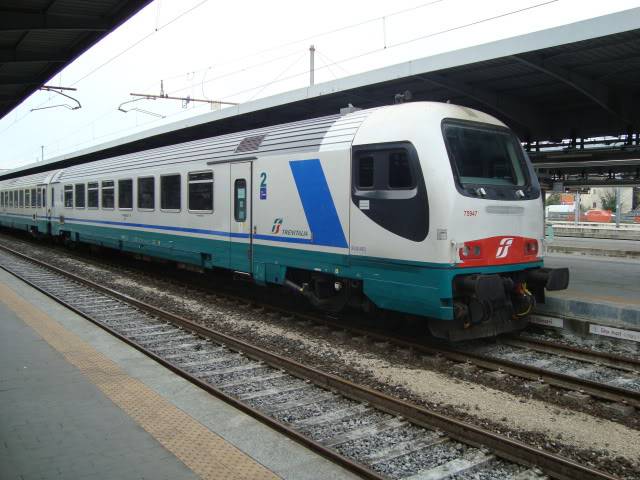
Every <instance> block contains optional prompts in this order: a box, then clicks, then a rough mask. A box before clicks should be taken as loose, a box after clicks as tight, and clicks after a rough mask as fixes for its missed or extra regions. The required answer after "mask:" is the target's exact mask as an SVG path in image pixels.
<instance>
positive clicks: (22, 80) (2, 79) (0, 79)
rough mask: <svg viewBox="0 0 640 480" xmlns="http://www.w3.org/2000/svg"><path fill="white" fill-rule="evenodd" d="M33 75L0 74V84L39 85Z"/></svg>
mask: <svg viewBox="0 0 640 480" xmlns="http://www.w3.org/2000/svg"><path fill="white" fill-rule="evenodd" d="M41 83H42V82H39V81H38V80H37V79H36V78H35V77H34V76H33V75H0V85H40V84H41Z"/></svg>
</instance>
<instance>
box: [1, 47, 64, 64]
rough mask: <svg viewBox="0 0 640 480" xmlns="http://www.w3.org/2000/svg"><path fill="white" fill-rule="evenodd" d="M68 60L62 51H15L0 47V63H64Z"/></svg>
mask: <svg viewBox="0 0 640 480" xmlns="http://www.w3.org/2000/svg"><path fill="white" fill-rule="evenodd" d="M67 60H68V57H66V56H65V55H64V54H63V53H60V52H59V51H58V52H40V51H38V52H36V51H33V52H30V51H22V50H20V51H16V50H15V49H13V48H0V63H2V62H11V63H29V62H47V63H64V62H66V61H67Z"/></svg>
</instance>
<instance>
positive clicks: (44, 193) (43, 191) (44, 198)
mask: <svg viewBox="0 0 640 480" xmlns="http://www.w3.org/2000/svg"><path fill="white" fill-rule="evenodd" d="M40 198H41V201H42V208H44V207H46V206H47V189H46V188H43V189H41V190H40Z"/></svg>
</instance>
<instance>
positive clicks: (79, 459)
mask: <svg viewBox="0 0 640 480" xmlns="http://www.w3.org/2000/svg"><path fill="white" fill-rule="evenodd" d="M0 405H1V407H0V478H2V479H6V480H13V479H16V480H30V479H58V478H60V479H62V478H74V479H78V480H80V479H84V478H87V479H89V478H91V479H101V478H109V479H112V478H118V479H145V478H153V479H172V480H173V479H175V480H179V479H196V478H203V479H230V480H232V479H278V478H282V479H318V478H322V479H343V478H344V479H348V478H356V477H355V476H354V475H352V474H351V473H349V472H347V471H346V470H344V469H342V468H341V467H339V466H337V465H335V464H333V463H331V462H329V461H328V460H326V459H324V458H322V457H320V456H318V455H316V454H315V453H313V452H311V451H309V450H307V449H305V448H304V447H302V446H300V445H299V444H297V443H295V442H293V441H291V440H289V439H288V438H286V437H284V436H282V435H281V434H279V433H277V432H275V431H273V430H271V429H269V428H268V427H266V426H265V425H263V424H261V423H259V422H258V421H256V420H255V419H253V418H252V417H250V416H248V415H246V414H244V413H242V412H240V411H238V410H236V409H234V408H233V407H231V406H230V405H228V404H226V403H224V402H222V401H221V400H218V399H216V398H214V397H212V396H211V395H210V394H208V393H206V392H204V391H202V390H200V389H198V388H197V387H195V386H193V385H192V384H190V383H189V382H187V381H186V380H184V379H183V378H181V377H179V376H177V375H176V374H174V373H173V372H171V371H169V370H168V369H166V368H164V367H163V366H161V365H159V364H157V363H156V362H154V361H153V360H151V359H149V358H148V357H146V356H145V355H143V354H142V353H140V352H138V351H137V350H135V349H134V348H132V347H130V346H128V345H126V344H125V343H123V342H121V341H120V340H118V339H116V338H115V337H112V336H111V335H109V334H108V333H107V332H105V331H103V330H102V329H100V328H98V327H97V326H95V325H93V324H92V323H90V322H88V321H87V320H85V319H83V318H82V317H80V316H78V315H76V314H75V313H73V312H71V311H70V310H67V309H66V308H64V307H63V306H61V305H60V304H58V303H56V302H54V301H53V300H51V299H50V298H49V297H47V296H45V295H43V294H42V293H40V292H38V291H36V290H35V289H33V288H31V287H29V286H28V285H26V284H24V283H23V282H21V281H20V280H17V279H16V278H14V277H13V276H11V275H10V274H8V273H7V272H5V271H3V270H0Z"/></svg>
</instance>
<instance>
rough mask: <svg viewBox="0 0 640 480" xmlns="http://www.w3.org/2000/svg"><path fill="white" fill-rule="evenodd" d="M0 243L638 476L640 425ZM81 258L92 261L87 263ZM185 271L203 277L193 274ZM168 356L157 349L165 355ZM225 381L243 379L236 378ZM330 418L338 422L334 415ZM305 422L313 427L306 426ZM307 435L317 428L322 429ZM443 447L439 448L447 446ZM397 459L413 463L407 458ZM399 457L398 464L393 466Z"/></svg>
mask: <svg viewBox="0 0 640 480" xmlns="http://www.w3.org/2000/svg"><path fill="white" fill-rule="evenodd" d="M0 243H4V244H6V245H7V246H9V247H11V248H14V249H17V250H21V251H23V252H24V253H26V254H29V255H36V256H41V257H42V258H46V259H47V261H49V262H50V263H52V264H54V265H56V266H58V267H61V268H64V269H67V270H69V271H72V272H75V273H79V274H82V275H83V276H86V277H88V278H90V279H93V280H94V281H97V282H98V283H100V284H102V285H105V286H107V287H110V288H113V289H115V290H118V291H120V292H123V293H125V294H127V295H130V296H132V297H134V298H137V299H139V300H142V301H146V302H148V303H152V304H153V305H156V306H159V307H160V308H164V309H165V310H168V311H171V312H174V313H177V314H179V315H182V316H184V317H187V318H190V319H191V320H194V321H197V322H199V323H200V324H202V325H204V326H211V327H213V328H215V329H216V330H218V331H221V332H224V333H229V334H232V335H234V336H237V337H239V338H241V339H243V340H245V341H249V342H251V343H253V344H256V345H258V346H260V347H262V348H266V349H270V350H272V351H276V352H279V353H282V354H284V355H287V356H289V357H291V358H293V359H296V360H298V361H300V362H302V363H306V364H311V365H314V366H315V367H316V368H319V369H322V370H324V371H327V372H328V373H335V374H338V375H340V376H342V377H344V378H347V379H350V380H352V381H356V382H358V383H361V384H365V385H369V386H371V387H373V388H377V389H380V390H382V391H384V392H386V393H387V394H390V395H395V396H399V397H401V398H406V399H409V400H411V401H413V402H416V403H419V404H424V405H426V406H427V407H428V408H430V409H432V410H435V411H439V412H442V413H445V414H448V415H453V416H456V417H458V418H460V419H463V420H465V421H468V422H471V423H475V424H477V425H479V426H482V427H484V428H488V429H491V430H494V431H496V432H499V433H508V434H509V435H510V436H512V437H514V438H517V439H519V440H520V441H523V442H526V443H530V444H532V445H537V446H539V447H540V448H544V449H547V450H549V451H554V452H559V453H562V454H564V455H569V456H570V457H572V458H574V459H575V460H576V461H578V462H580V463H582V464H584V465H587V466H594V467H598V468H601V469H603V470H605V471H608V472H610V473H613V474H616V475H618V476H619V477H621V478H625V479H633V478H636V479H637V478H638V475H637V472H638V471H640V432H639V431H638V430H635V429H632V428H629V427H626V426H624V425H622V424H621V423H617V422H614V421H610V420H607V419H603V418H598V417H594V416H592V415H588V414H586V413H582V412H576V411H575V410H571V409H568V408H563V407H560V406H558V405H554V404H550V403H546V402H544V401H540V400H535V399H532V398H528V397H525V396H522V395H518V394H512V393H508V392H505V391H502V390H498V389H495V388H491V387H489V386H486V385H481V384H478V383H474V382H470V381H466V380H461V379H459V378H452V376H450V375H449V374H448V373H447V372H448V370H450V369H446V368H442V372H440V371H437V370H439V369H440V366H439V365H438V362H433V363H431V362H430V361H429V359H425V361H423V360H422V359H415V358H407V357H406V356H405V355H399V354H396V353H394V352H393V350H391V351H390V350H389V349H388V348H385V347H384V346H381V347H380V346H376V345H372V344H369V343H368V342H367V341H366V339H364V341H363V340H362V339H353V338H350V337H349V336H348V335H347V336H336V335H333V334H332V333H331V332H330V331H327V329H314V328H309V325H306V326H305V323H304V322H296V321H295V320H294V319H291V318H288V319H283V318H281V316H279V315H273V314H266V313H264V312H261V311H259V310H258V311H256V310H253V309H251V308H246V309H245V308H243V309H240V308H238V305H237V303H236V302H229V301H226V300H220V299H218V298H217V296H216V295H215V294H206V293H203V292H202V291H199V290H197V288H194V287H190V286H179V285H176V284H175V283H174V282H171V281H167V280H164V279H161V278H159V277H150V276H149V274H145V273H143V272H141V271H136V270H133V269H130V268H126V269H125V268H123V267H119V266H113V265H107V264H104V263H103V264H96V263H97V262H98V260H95V261H94V260H88V259H77V258H70V257H69V255H70V253H69V252H67V251H65V250H56V249H53V250H52V249H51V248H50V247H47V246H39V245H36V244H33V243H31V242H22V241H19V240H16V238H15V237H7V236H5V235H0ZM87 262H94V263H92V264H91V265H87ZM193 275H194V278H201V277H198V275H199V274H193ZM165 347H166V345H165ZM170 354H171V353H170V352H169V351H167V350H164V351H163V355H170ZM189 358H192V359H193V360H194V361H197V360H198V359H199V358H202V357H200V356H199V355H196V354H194V355H193V356H190V357H189ZM434 365H435V366H434ZM252 375H256V373H255V372H253V373H252ZM236 378H237V377H236ZM274 386H277V383H276V384H274ZM232 388H241V387H240V386H239V385H234V386H233V387H232ZM259 388H263V385H261V386H260V387H259ZM248 389H249V390H250V389H251V387H248ZM287 413H290V412H287ZM634 415H637V413H636V414H634ZM343 420H344V419H343ZM336 423H337V425H338V427H337V428H340V427H339V425H340V422H336ZM308 430H309V431H311V432H314V428H313V427H309V428H308ZM315 433H317V434H320V429H317V430H316V431H315ZM312 434H313V433H312ZM314 437H315V435H314ZM442 454H443V455H446V449H444V450H443V452H442ZM456 455H458V454H457V453H456ZM399 461H400V460H399ZM402 461H406V462H411V460H410V459H404V460H402ZM402 461H400V465H398V466H397V467H398V469H400V470H401V469H402ZM426 461H428V459H421V460H420V464H424V462H426ZM385 465H389V464H385ZM394 469H395V467H394ZM460 478H473V477H465V476H462V477H460Z"/></svg>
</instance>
